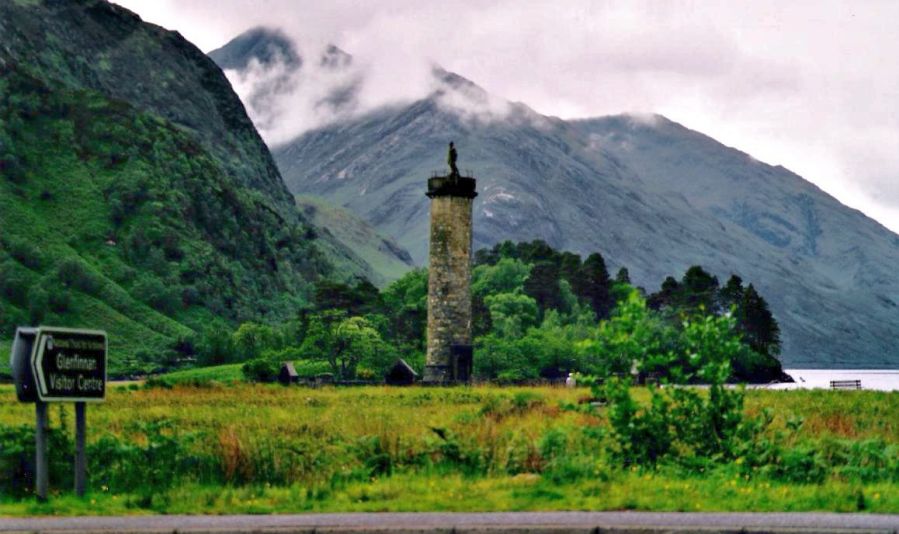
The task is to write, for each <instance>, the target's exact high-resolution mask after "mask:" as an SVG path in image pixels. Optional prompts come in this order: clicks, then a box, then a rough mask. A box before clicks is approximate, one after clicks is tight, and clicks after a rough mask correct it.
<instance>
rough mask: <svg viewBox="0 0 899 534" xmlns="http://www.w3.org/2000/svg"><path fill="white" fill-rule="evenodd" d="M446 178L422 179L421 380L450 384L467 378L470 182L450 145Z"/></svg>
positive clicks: (472, 181)
mask: <svg viewBox="0 0 899 534" xmlns="http://www.w3.org/2000/svg"><path fill="white" fill-rule="evenodd" d="M447 163H449V166H450V174H448V175H446V176H435V177H433V178H430V179H428V192H427V195H428V197H429V198H430V199H431V244H430V256H429V258H430V263H429V267H428V356H427V363H426V365H425V372H424V376H423V377H422V378H423V381H424V382H425V383H431V384H454V383H460V382H463V383H464V382H468V381H469V380H470V379H471V369H472V346H471V204H472V201H473V200H474V197H476V196H478V194H477V192H476V191H475V188H476V182H475V179H474V178H471V177H466V176H461V175H460V174H459V170H458V169H457V168H456V149H455V148H454V146H453V144H452V143H450V149H449V155H448V158H447Z"/></svg>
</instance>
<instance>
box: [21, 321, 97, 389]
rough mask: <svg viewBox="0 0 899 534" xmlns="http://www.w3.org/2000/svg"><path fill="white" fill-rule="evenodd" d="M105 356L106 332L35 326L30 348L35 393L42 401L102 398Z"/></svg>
mask: <svg viewBox="0 0 899 534" xmlns="http://www.w3.org/2000/svg"><path fill="white" fill-rule="evenodd" d="M106 356H107V341H106V332H103V331H99V330H76V329H71V328H56V327H45V326H42V327H40V328H38V329H37V336H36V339H35V342H34V346H33V348H32V352H31V366H32V370H33V372H34V377H35V380H36V382H37V393H38V397H39V398H40V400H42V401H44V402H48V401H67V402H73V401H74V402H102V401H103V400H105V398H106Z"/></svg>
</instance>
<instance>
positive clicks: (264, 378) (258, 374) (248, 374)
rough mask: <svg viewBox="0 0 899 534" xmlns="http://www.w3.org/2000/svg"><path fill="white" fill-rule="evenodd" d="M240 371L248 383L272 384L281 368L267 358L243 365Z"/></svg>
mask: <svg viewBox="0 0 899 534" xmlns="http://www.w3.org/2000/svg"><path fill="white" fill-rule="evenodd" d="M240 370H241V372H243V376H244V378H246V380H247V381H248V382H274V381H275V380H276V379H277V378H278V372H279V371H280V370H281V366H280V364H279V363H278V362H277V361H275V360H272V359H269V358H256V359H253V360H250V361H248V362H246V363H244V364H243V366H242V367H241V368H240Z"/></svg>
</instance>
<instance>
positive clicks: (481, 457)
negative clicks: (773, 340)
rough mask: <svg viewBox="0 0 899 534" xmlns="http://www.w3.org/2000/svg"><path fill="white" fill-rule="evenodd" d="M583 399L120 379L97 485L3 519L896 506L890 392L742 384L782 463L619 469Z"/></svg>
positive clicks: (96, 435)
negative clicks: (764, 415)
mask: <svg viewBox="0 0 899 534" xmlns="http://www.w3.org/2000/svg"><path fill="white" fill-rule="evenodd" d="M588 395H589V393H588V391H587V390H583V389H577V390H569V389H554V388H495V387H477V388H446V389H432V388H409V389H391V388H383V387H365V388H349V389H334V388H325V389H318V390H311V389H305V388H282V387H280V386H271V385H269V386H263V385H232V386H219V385H212V386H208V387H183V386H177V385H176V386H175V387H174V388H172V389H167V388H151V389H147V388H140V387H137V386H128V387H115V388H113V389H112V390H111V391H110V392H109V398H108V401H107V402H106V403H105V404H102V405H96V406H91V407H90V408H89V410H88V421H89V427H88V428H89V447H90V449H91V453H92V456H93V457H92V458H91V461H92V463H91V466H92V467H91V476H92V483H91V486H92V489H93V492H92V493H91V495H89V496H88V498H86V499H85V500H79V499H76V498H74V497H72V496H71V495H69V490H68V488H69V487H70V486H69V485H68V484H69V479H67V478H66V477H67V476H70V475H69V474H68V471H69V468H68V464H67V463H66V460H67V459H66V458H65V457H61V458H59V459H58V460H59V462H58V463H59V465H60V466H61V467H60V468H59V469H57V471H63V473H62V474H57V475H56V477H57V478H56V480H55V481H54V484H53V485H54V486H55V487H56V495H55V496H54V498H53V499H51V502H50V503H49V504H43V505H39V504H36V503H35V502H34V500H33V499H32V498H30V497H28V496H27V495H20V496H18V497H13V496H9V495H4V496H3V497H0V514H7V515H30V514H52V513H63V514H65V513H73V514H82V513H147V512H151V513H152V512H156V513H189V512H193V513H196V512H200V513H226V512H228V513H232V512H248V513H252V512H259V513H262V512H292V511H338V510H358V511H363V510H368V511H373V510H382V511H387V510H392V511H409V510H423V511H426V510H553V509H585V510H586V509H590V510H603V509H638V510H733V511H736V510H756V511H761V510H833V511H857V510H865V511H874V512H894V513H895V512H899V462H897V453H896V452H897V450H899V448H897V445H899V420H897V418H896V417H895V414H896V413H899V395H897V394H895V393H878V392H868V391H861V392H830V391H762V390H754V391H749V392H747V399H746V412H747V413H748V414H753V413H761V411H762V410H764V409H765V408H770V409H771V410H772V411H773V414H774V421H773V423H772V424H771V425H770V427H769V428H768V429H767V430H766V436H768V437H770V439H771V440H772V441H773V440H775V439H776V440H778V443H779V447H780V448H781V449H782V451H781V452H780V453H779V454H780V456H779V457H778V460H777V462H779V463H777V464H776V465H775V467H776V469H770V470H766V469H760V470H758V471H754V470H747V469H744V468H743V466H741V460H740V459H739V458H738V459H737V460H736V461H735V462H731V463H728V464H724V465H720V464H719V465H711V464H709V465H704V464H703V465H699V464H696V465H684V464H664V465H661V466H659V467H657V468H655V469H643V468H624V467H621V466H619V465H616V463H615V462H614V461H613V460H611V457H610V456H609V455H608V454H607V452H606V449H607V443H606V441H607V440H608V437H607V427H608V424H607V422H606V414H605V413H604V411H603V409H599V410H597V411H595V412H590V411H588V410H585V409H584V406H583V405H582V404H579V401H580V400H583V398H584V397H586V396H588ZM638 397H639V398H643V399H645V391H638ZM73 420H74V416H73V413H72V408H71V406H67V405H58V406H54V407H53V408H52V409H51V423H52V425H53V426H54V427H55V428H58V429H68V433H66V432H60V433H59V435H60V436H61V438H60V439H62V440H63V441H61V442H60V443H63V444H65V442H64V439H65V437H66V436H67V435H68V436H70V432H71V425H72V423H73ZM0 425H2V427H3V428H7V429H11V431H18V433H19V434H21V432H24V430H23V429H24V428H26V427H30V426H33V407H32V406H31V405H22V404H18V403H16V402H15V400H14V394H13V392H12V390H11V388H9V387H4V388H0ZM13 434H14V433H13ZM13 434H10V435H13ZM15 435H18V434H15ZM21 443H23V445H25V444H27V443H26V442H25V441H22V442H21ZM7 450H8V449H7ZM797 451H799V452H797ZM806 453H807V454H806ZM791 462H792V463H793V464H795V465H792V464H791ZM809 462H810V463H809ZM772 465H774V464H772ZM821 470H824V471H821ZM816 472H817V473H818V475H816V476H807V477H806V476H805V475H806V474H808V473H816ZM6 476H9V474H8V473H7V475H6Z"/></svg>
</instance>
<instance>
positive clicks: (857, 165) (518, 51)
mask: <svg viewBox="0 0 899 534" xmlns="http://www.w3.org/2000/svg"><path fill="white" fill-rule="evenodd" d="M117 3H119V4H121V5H123V6H125V7H127V8H129V9H131V10H133V11H135V12H137V13H138V14H139V15H141V17H142V18H144V19H145V20H147V21H149V22H153V23H155V24H159V25H161V26H164V27H166V28H169V29H173V30H178V31H179V32H181V34H182V35H184V36H185V37H186V38H187V39H189V40H190V41H192V42H193V43H194V44H196V45H197V46H199V47H200V48H201V49H202V50H204V51H207V52H208V51H210V50H212V49H215V48H217V47H219V46H221V45H223V44H224V43H226V42H227V41H229V40H230V39H231V38H232V37H234V36H236V35H238V34H239V33H241V32H242V31H244V30H247V29H249V28H251V27H253V26H258V25H267V26H273V27H280V28H282V29H284V30H285V31H286V32H287V33H288V34H289V35H291V36H292V37H293V38H294V39H295V40H296V41H297V42H298V43H299V46H300V48H301V53H303V52H304V51H312V50H316V51H317V50H320V47H321V46H322V44H323V43H334V44H336V45H337V46H339V47H341V48H342V49H344V50H346V51H347V52H349V53H351V54H353V55H354V57H355V58H356V59H357V60H358V61H359V62H360V63H362V64H365V65H367V66H368V72H369V73H370V74H371V76H372V77H373V79H372V80H371V83H369V82H367V84H368V85H369V91H368V98H369V100H372V99H374V101H373V102H369V104H373V103H378V102H377V101H383V102H387V101H390V100H394V99H403V98H414V97H416V96H421V95H422V94H423V93H424V91H425V90H426V89H427V88H428V86H427V83H426V76H425V74H426V73H427V68H428V67H427V66H428V65H429V64H430V62H434V63H438V64H440V65H442V66H444V67H445V68H446V69H448V70H450V71H454V72H457V73H459V74H461V75H463V76H465V77H467V78H469V79H471V80H472V81H474V82H476V83H477V84H479V85H481V86H482V87H484V88H485V89H487V90H488V91H490V92H492V93H494V94H497V95H500V96H502V97H505V98H507V99H509V100H513V101H520V102H524V103H525V104H527V105H529V106H530V107H532V108H534V109H535V110H536V111H538V112H540V113H543V114H547V115H556V116H559V117H562V118H579V117H590V116H598V115H609V114H616V113H622V112H640V113H660V114H662V115H665V116H666V117H668V118H670V119H672V120H675V121H677V122H680V123H682V124H684V125H685V126H687V127H689V128H692V129H695V130H699V131H701V132H703V133H705V134H708V135H710V136H712V137H714V138H716V139H718V140H719V141H721V142H723V143H725V144H727V145H730V146H734V147H736V148H739V149H740V150H743V151H745V152H748V153H749V154H751V155H752V156H754V157H756V158H757V159H759V160H762V161H764V162H766V163H770V164H780V165H783V166H785V167H787V168H789V169H791V170H793V171H795V172H797V173H798V174H800V175H802V176H803V177H805V178H806V179H808V180H810V181H811V182H813V183H815V184H816V185H818V186H819V187H821V188H822V189H824V190H825V191H827V192H828V193H830V194H832V195H833V196H835V197H836V198H838V199H839V200H841V201H842V202H843V203H845V204H847V205H849V206H852V207H854V208H858V209H860V210H862V211H863V212H865V213H866V214H868V215H869V216H871V217H873V218H875V219H877V220H878V221H880V222H881V223H882V224H884V225H885V226H887V227H888V228H890V229H892V230H893V231H895V232H899V30H897V29H896V23H897V21H899V2H897V1H883V2H873V1H872V2H860V1H854V2H826V1H821V0H817V1H807V2H803V1H790V2H783V1H773V2H765V1H759V0H755V1H752V2H745V3H738V2H734V1H721V2H711V1H703V2H646V3H639V2H633V1H621V2H599V1H587V0H584V1H580V0H565V1H561V2H560V1H546V2H538V1H525V0H498V1H493V2H488V1H475V0H444V1H441V2H436V1H435V2H426V1H424V0H377V1H361V0H327V1H321V0H312V1H303V0H256V1H249V0H230V1H229V0H117Z"/></svg>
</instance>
